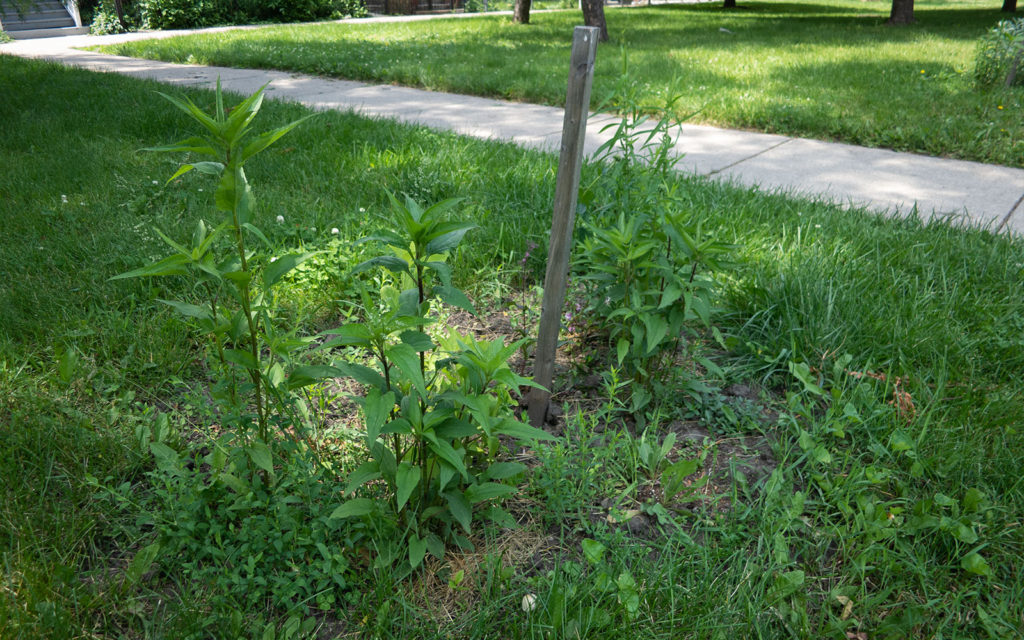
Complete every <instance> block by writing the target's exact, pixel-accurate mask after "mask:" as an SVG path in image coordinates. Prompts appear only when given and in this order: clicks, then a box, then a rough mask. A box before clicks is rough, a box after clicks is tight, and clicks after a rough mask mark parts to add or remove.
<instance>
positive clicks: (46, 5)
mask: <svg viewBox="0 0 1024 640" xmlns="http://www.w3.org/2000/svg"><path fill="white" fill-rule="evenodd" d="M0 30H3V32H4V33H6V34H7V35H9V36H10V37H12V38H14V39H16V40H24V39H28V38H53V37H56V36H78V35H83V34H86V33H89V28H88V27H83V26H82V19H81V18H80V17H79V15H78V6H77V5H76V4H75V0H63V1H62V0H32V2H31V5H30V6H29V7H28V8H27V9H25V12H24V13H23V14H22V15H18V11H17V9H15V7H14V6H13V4H12V3H11V2H4V1H3V0H0Z"/></svg>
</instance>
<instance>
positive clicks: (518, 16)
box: [512, 0, 533, 24]
mask: <svg viewBox="0 0 1024 640" xmlns="http://www.w3.org/2000/svg"><path fill="white" fill-rule="evenodd" d="M532 1H533V0H516V4H515V7H514V9H513V11H512V20H513V21H515V22H518V23H519V24H530V3H531V2H532Z"/></svg>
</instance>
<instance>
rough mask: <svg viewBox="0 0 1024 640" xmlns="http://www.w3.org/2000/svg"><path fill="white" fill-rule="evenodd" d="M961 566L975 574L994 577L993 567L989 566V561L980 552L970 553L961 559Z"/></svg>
mask: <svg viewBox="0 0 1024 640" xmlns="http://www.w3.org/2000/svg"><path fill="white" fill-rule="evenodd" d="M960 566H961V567H963V569H964V571H967V572H969V573H973V574H974V575H977V576H988V577H992V568H991V567H989V566H988V562H986V561H985V558H983V557H981V554H979V553H976V552H975V553H968V554H967V555H966V556H964V557H963V558H961V559H960Z"/></svg>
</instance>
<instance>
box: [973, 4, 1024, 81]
mask: <svg viewBox="0 0 1024 640" xmlns="http://www.w3.org/2000/svg"><path fill="white" fill-rule="evenodd" d="M974 78H975V80H976V81H977V82H978V84H979V85H981V86H992V85H1005V86H1008V87H1009V86H1017V85H1024V18H1015V19H1013V20H1000V21H999V24H997V25H996V26H994V27H992V28H991V29H989V30H988V32H986V33H985V35H983V36H982V37H981V38H980V39H979V40H978V51H977V53H976V54H975V56H974Z"/></svg>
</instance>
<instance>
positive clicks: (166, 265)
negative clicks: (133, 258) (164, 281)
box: [110, 254, 190, 280]
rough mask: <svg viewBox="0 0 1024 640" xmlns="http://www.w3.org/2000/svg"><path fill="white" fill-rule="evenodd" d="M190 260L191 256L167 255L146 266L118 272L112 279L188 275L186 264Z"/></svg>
mask: <svg viewBox="0 0 1024 640" xmlns="http://www.w3.org/2000/svg"><path fill="white" fill-rule="evenodd" d="M189 262H190V259H189V256H187V255H181V254H176V255H173V256H167V257H166V258H163V259H161V260H158V261H156V262H154V263H153V264H150V265H147V266H145V267H140V268H138V269H133V270H132V271H128V272H126V273H121V274H118V275H116V276H114V277H113V278H110V279H111V280H121V279H123V278H142V277H147V276H149V277H155V276H185V275H188V268H187V267H186V265H188V263H189Z"/></svg>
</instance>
